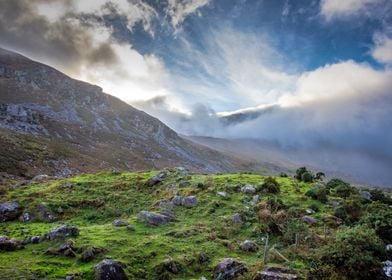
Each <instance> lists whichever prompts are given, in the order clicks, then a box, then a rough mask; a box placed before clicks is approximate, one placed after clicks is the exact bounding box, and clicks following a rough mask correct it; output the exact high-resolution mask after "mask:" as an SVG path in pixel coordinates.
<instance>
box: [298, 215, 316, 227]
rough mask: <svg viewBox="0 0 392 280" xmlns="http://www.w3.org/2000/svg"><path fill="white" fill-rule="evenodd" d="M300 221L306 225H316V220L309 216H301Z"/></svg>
mask: <svg viewBox="0 0 392 280" xmlns="http://www.w3.org/2000/svg"><path fill="white" fill-rule="evenodd" d="M302 221H303V222H305V223H307V224H308V225H314V224H317V220H316V219H315V218H313V217H311V216H303V217H302Z"/></svg>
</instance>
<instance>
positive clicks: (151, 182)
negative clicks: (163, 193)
mask: <svg viewBox="0 0 392 280" xmlns="http://www.w3.org/2000/svg"><path fill="white" fill-rule="evenodd" d="M166 177H167V172H165V171H161V172H160V173H159V174H157V175H155V176H153V177H151V178H150V179H148V181H147V183H146V185H147V186H148V187H153V186H155V185H157V184H159V183H161V182H163V180H164V179H165V178H166Z"/></svg>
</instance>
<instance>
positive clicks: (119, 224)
mask: <svg viewBox="0 0 392 280" xmlns="http://www.w3.org/2000/svg"><path fill="white" fill-rule="evenodd" d="M112 225H113V226H115V227H126V226H128V225H129V223H128V222H127V221H124V220H120V219H116V220H114V221H113V222H112Z"/></svg>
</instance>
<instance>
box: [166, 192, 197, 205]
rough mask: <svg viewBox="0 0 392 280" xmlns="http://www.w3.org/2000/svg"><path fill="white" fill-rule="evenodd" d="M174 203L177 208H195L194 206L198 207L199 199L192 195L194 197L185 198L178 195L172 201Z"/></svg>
mask: <svg viewBox="0 0 392 280" xmlns="http://www.w3.org/2000/svg"><path fill="white" fill-rule="evenodd" d="M172 203H173V204H174V205H175V206H185V207H194V206H196V205H197V198H196V196H194V195H192V196H185V197H183V196H179V195H176V196H175V197H174V198H173V199H172Z"/></svg>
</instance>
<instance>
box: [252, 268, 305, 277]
mask: <svg viewBox="0 0 392 280" xmlns="http://www.w3.org/2000/svg"><path fill="white" fill-rule="evenodd" d="M295 279H299V278H298V275H297V272H296V271H295V270H293V269H290V268H286V267H273V266H270V267H267V268H265V269H263V270H262V271H259V272H258V273H257V276H256V278H255V280H295Z"/></svg>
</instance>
